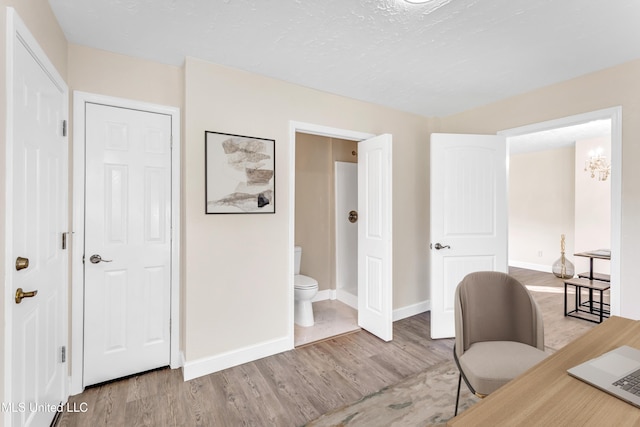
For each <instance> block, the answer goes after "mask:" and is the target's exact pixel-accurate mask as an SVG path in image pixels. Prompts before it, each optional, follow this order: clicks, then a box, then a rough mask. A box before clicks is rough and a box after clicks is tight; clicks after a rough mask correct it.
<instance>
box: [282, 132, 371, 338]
mask: <svg viewBox="0 0 640 427" xmlns="http://www.w3.org/2000/svg"><path fill="white" fill-rule="evenodd" d="M295 153H296V157H295V236H294V241H295V245H296V246H299V247H300V248H301V249H302V256H301V262H300V273H301V274H302V275H305V276H308V277H310V278H313V279H314V280H315V281H317V283H318V292H317V294H316V295H315V296H314V297H313V299H312V300H311V301H312V306H313V326H300V325H299V324H296V325H295V328H294V330H295V333H294V335H295V339H294V342H295V346H300V345H305V344H308V343H310V342H315V341H319V340H322V339H326V338H329V337H332V336H336V335H341V334H344V333H348V332H352V331H354V330H359V329H360V328H359V327H358V319H357V222H356V218H357V217H355V216H354V214H355V212H353V213H351V211H355V210H356V209H357V161H358V158H357V142H356V141H348V140H342V139H336V138H329V137H325V136H320V135H311V134H305V133H296V148H295ZM336 171H337V174H336ZM336 182H338V185H336ZM337 205H338V206H339V207H338V206H337ZM356 215H357V214H356ZM349 217H351V221H350V220H349ZM337 253H338V254H340V256H339V257H336V254H337ZM302 323H305V322H302Z"/></svg>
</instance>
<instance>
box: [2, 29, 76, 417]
mask: <svg viewBox="0 0 640 427" xmlns="http://www.w3.org/2000/svg"><path fill="white" fill-rule="evenodd" d="M23 43H24V42H23V41H22V39H20V38H16V40H15V44H14V45H15V51H14V58H13V60H14V70H13V74H14V84H13V88H12V90H13V96H12V98H13V106H12V107H11V109H12V111H13V113H14V117H13V118H14V120H13V143H12V145H11V148H12V151H13V153H12V155H11V156H10V157H9V159H8V160H9V161H10V162H11V167H8V170H11V169H12V170H13V173H12V177H11V178H9V182H11V183H12V186H11V189H10V194H11V199H10V200H9V201H8V207H10V209H11V214H10V216H11V218H12V226H11V229H10V231H8V235H9V234H12V237H11V238H10V239H9V241H10V246H9V248H10V249H9V250H10V252H9V253H7V257H8V258H9V259H11V260H12V262H16V261H13V260H17V258H18V257H22V258H27V259H28V260H29V264H28V267H26V268H22V269H20V270H18V266H17V264H13V265H12V266H11V268H10V270H9V271H7V274H8V275H10V276H11V279H10V280H11V282H12V284H13V289H12V291H11V295H10V296H9V295H5V297H10V298H11V300H12V302H11V304H12V309H11V316H12V321H11V325H12V329H11V336H12V339H11V371H10V372H8V373H7V379H9V377H10V381H11V400H12V402H11V405H12V406H11V407H10V408H9V409H8V410H9V411H11V412H12V417H11V418H12V424H13V425H14V426H43V425H49V424H50V423H51V420H52V419H53V416H54V415H55V408H56V407H57V405H59V404H60V403H63V399H65V391H64V390H65V388H64V382H65V381H66V375H65V372H66V364H65V363H63V360H62V354H61V352H62V350H63V346H64V345H65V340H66V336H65V328H66V327H67V326H66V323H65V321H64V319H65V316H64V314H63V312H64V307H65V305H64V299H65V298H66V291H65V289H66V286H67V257H68V255H67V251H66V250H64V249H63V248H62V235H63V233H64V232H65V231H66V229H67V226H68V219H67V218H68V217H67V215H68V213H67V139H66V138H65V137H64V136H63V135H62V122H63V119H65V116H66V111H65V105H66V104H65V97H66V96H67V94H66V90H62V89H60V88H59V87H58V86H56V84H55V83H54V82H53V81H52V80H51V78H50V77H49V75H48V74H47V73H46V72H45V71H44V70H43V68H42V67H41V66H40V63H39V62H37V61H38V60H37V59H35V58H34V57H33V56H32V53H31V51H30V50H28V48H27V47H26V46H25V45H24V44H23ZM18 289H22V290H23V292H36V291H37V293H35V294H27V295H32V296H31V297H29V298H25V299H22V300H21V302H20V303H18V301H17V299H16V300H15V303H13V300H14V296H15V295H16V292H17V290H18ZM4 405H5V403H4V402H3V411H5V410H7V407H6V406H4Z"/></svg>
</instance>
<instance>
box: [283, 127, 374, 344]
mask: <svg viewBox="0 0 640 427" xmlns="http://www.w3.org/2000/svg"><path fill="white" fill-rule="evenodd" d="M298 132H299V133H306V134H310V135H319V136H325V137H328V138H338V139H346V140H349V141H362V140H365V139H369V138H373V137H374V136H376V135H373V134H370V133H366V132H358V131H352V130H346V129H340V128H334V127H329V126H323V125H316V124H312V123H304V122H296V121H290V122H289V171H288V172H289V246H288V247H289V248H291V249H290V250H289V251H288V253H289V255H288V257H287V258H288V262H287V270H288V272H289V273H288V277H289V286H288V289H287V300H288V301H289V303H288V313H287V340H288V342H289V347H290V348H294V346H295V345H294V331H295V328H294V321H293V319H294V293H293V275H294V274H293V267H294V259H293V247H294V245H295V239H294V236H295V219H296V133H298Z"/></svg>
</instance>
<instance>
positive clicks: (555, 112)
mask: <svg viewBox="0 0 640 427" xmlns="http://www.w3.org/2000/svg"><path fill="white" fill-rule="evenodd" d="M638 76H640V60H635V61H631V62H629V63H626V64H623V65H619V66H617V67H612V68H608V69H606V70H603V71H600V72H596V73H592V74H588V75H585V76H583V77H579V78H576V79H573V80H569V81H566V82H562V83H558V84H555V85H551V86H547V87H544V88H542V89H538V90H535V91H532V92H529V93H526V94H523V95H519V96H514V97H512V98H509V99H505V100H502V101H499V102H495V103H492V104H489V105H486V106H484V107H480V108H476V109H473V110H470V111H466V112H464V113H460V114H456V115H452V116H450V117H446V118H442V119H439V120H437V123H438V126H437V128H438V132H457V133H490V134H491V133H496V132H498V131H500V130H505V129H511V128H515V127H518V126H523V125H526V124H531V123H538V122H542V121H546V120H551V119H556V118H560V117H566V116H570V115H575V114H581V113H586V112H590V111H595V110H600V109H603V108H609V107H614V106H622V152H623V153H624V154H623V156H622V165H621V168H622V221H621V229H622V232H621V253H620V254H613V256H616V255H617V256H619V259H620V268H621V279H620V280H621V283H620V297H621V314H622V315H626V316H629V317H633V318H639V319H640V305H638V304H637V301H639V300H640V285H638V280H637V276H638V275H637V269H636V268H635V265H636V264H637V259H638V256H639V255H640V244H639V243H638V242H640V221H638V218H640V186H638V182H640V168H638V167H636V164H637V163H638V162H639V161H640V144H638V143H637V141H638V140H640V79H639V78H638Z"/></svg>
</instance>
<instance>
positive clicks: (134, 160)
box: [84, 103, 171, 386]
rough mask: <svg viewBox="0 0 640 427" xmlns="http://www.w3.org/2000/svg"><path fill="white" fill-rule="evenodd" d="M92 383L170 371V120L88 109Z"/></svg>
mask: <svg viewBox="0 0 640 427" xmlns="http://www.w3.org/2000/svg"><path fill="white" fill-rule="evenodd" d="M85 127H86V142H85V144H86V147H85V150H86V151H85V152H86V171H85V176H86V184H85V185H86V187H85V188H86V197H85V228H86V230H85V248H84V254H85V255H84V257H85V333H84V345H85V348H84V357H85V360H84V385H85V386H86V385H90V384H96V383H99V382H103V381H107V380H111V379H114V378H119V377H123V376H126V375H131V374H134V373H138V372H142V371H146V370H149V369H154V368H158V367H162V366H166V365H169V361H170V331H169V327H170V296H171V271H170V270H171V269H170V266H171V264H170V263H171V116H169V115H166V114H157V113H151V112H146V111H139V110H132V109H127V108H120V107H113V106H108V105H99V104H92V103H87V104H86V123H85Z"/></svg>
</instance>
